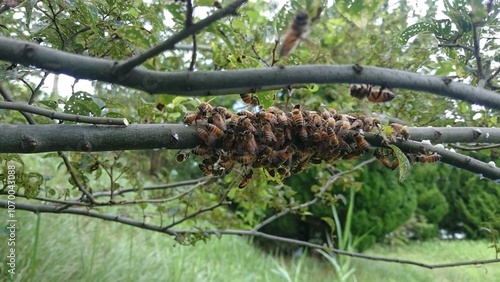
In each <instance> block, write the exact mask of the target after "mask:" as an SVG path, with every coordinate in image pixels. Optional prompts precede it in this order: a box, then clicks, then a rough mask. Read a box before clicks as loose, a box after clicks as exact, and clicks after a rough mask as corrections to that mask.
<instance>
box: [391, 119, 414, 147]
mask: <svg viewBox="0 0 500 282" xmlns="http://www.w3.org/2000/svg"><path fill="white" fill-rule="evenodd" d="M389 125H390V126H391V127H392V129H393V130H394V132H393V133H392V134H391V139H392V140H393V141H394V142H396V139H397V138H398V137H401V138H402V139H403V140H405V141H406V140H408V139H410V132H409V131H408V128H406V126H404V125H401V124H399V123H391V124H389Z"/></svg>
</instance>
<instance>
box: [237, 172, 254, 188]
mask: <svg viewBox="0 0 500 282" xmlns="http://www.w3.org/2000/svg"><path fill="white" fill-rule="evenodd" d="M252 175H253V170H252V169H250V170H249V171H248V172H247V173H245V174H244V175H243V178H242V179H241V182H240V184H239V185H238V188H240V189H243V188H245V187H247V185H248V183H250V179H251V178H252Z"/></svg>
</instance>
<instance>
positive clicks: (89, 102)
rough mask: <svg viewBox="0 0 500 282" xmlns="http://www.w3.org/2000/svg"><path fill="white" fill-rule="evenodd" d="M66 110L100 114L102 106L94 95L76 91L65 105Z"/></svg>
mask: <svg viewBox="0 0 500 282" xmlns="http://www.w3.org/2000/svg"><path fill="white" fill-rule="evenodd" d="M64 112H65V113H69V114H75V115H86V116H90V115H91V116H100V115H101V108H100V107H99V105H97V103H96V102H94V99H93V97H92V95H90V94H89V93H87V92H84V91H78V92H75V93H74V94H73V95H71V97H70V98H69V100H68V101H67V102H66V105H65V106H64Z"/></svg>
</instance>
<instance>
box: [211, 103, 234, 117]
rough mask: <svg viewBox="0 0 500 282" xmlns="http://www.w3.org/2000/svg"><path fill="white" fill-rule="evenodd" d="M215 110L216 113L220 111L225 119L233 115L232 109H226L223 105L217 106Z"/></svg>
mask: <svg viewBox="0 0 500 282" xmlns="http://www.w3.org/2000/svg"><path fill="white" fill-rule="evenodd" d="M214 111H215V112H216V113H219V114H220V115H221V116H222V117H224V118H225V119H228V118H231V116H232V115H233V114H232V113H231V112H230V111H228V109H226V108H224V107H222V106H217V107H215V109H214Z"/></svg>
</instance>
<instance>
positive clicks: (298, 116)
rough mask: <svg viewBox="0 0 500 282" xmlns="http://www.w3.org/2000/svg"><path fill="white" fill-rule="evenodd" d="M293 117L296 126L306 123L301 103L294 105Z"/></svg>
mask: <svg viewBox="0 0 500 282" xmlns="http://www.w3.org/2000/svg"><path fill="white" fill-rule="evenodd" d="M292 118H293V124H294V125H295V126H303V125H304V117H303V116H302V112H301V111H300V105H295V107H293V110H292Z"/></svg>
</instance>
